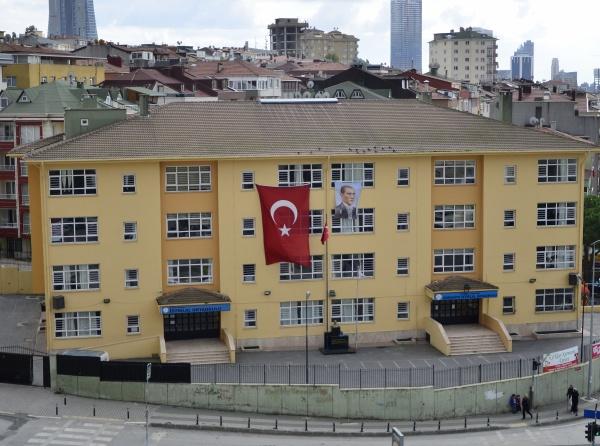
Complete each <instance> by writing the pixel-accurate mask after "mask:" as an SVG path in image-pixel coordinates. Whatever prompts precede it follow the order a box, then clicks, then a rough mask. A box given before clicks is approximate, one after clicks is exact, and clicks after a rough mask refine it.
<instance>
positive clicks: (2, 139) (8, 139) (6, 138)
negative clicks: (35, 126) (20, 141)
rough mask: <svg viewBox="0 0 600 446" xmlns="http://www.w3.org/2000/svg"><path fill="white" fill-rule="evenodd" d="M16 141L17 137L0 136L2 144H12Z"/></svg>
mask: <svg viewBox="0 0 600 446" xmlns="http://www.w3.org/2000/svg"><path fill="white" fill-rule="evenodd" d="M14 140H15V135H0V142H6V141H9V142H12V141H14Z"/></svg>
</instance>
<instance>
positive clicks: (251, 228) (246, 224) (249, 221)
mask: <svg viewBox="0 0 600 446" xmlns="http://www.w3.org/2000/svg"><path fill="white" fill-rule="evenodd" d="M255 236H256V219H254V218H251V217H247V218H242V237H255Z"/></svg>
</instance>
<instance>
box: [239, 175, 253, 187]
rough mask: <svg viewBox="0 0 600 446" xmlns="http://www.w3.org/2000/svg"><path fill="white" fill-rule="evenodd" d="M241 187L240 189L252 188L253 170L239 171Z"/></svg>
mask: <svg viewBox="0 0 600 446" xmlns="http://www.w3.org/2000/svg"><path fill="white" fill-rule="evenodd" d="M241 180H242V181H241V188H242V190H254V172H253V171H251V170H244V171H243V172H242V173H241Z"/></svg>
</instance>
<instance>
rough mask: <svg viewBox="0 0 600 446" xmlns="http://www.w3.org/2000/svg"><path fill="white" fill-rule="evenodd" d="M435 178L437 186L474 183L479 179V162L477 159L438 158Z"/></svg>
mask: <svg viewBox="0 0 600 446" xmlns="http://www.w3.org/2000/svg"><path fill="white" fill-rule="evenodd" d="M461 173H462V174H461ZM433 178H434V179H433V183H434V184H435V185H437V186H441V185H454V186H457V185H461V186H464V185H473V184H475V183H476V179H477V163H476V162H475V160H437V161H435V163H434V176H433Z"/></svg>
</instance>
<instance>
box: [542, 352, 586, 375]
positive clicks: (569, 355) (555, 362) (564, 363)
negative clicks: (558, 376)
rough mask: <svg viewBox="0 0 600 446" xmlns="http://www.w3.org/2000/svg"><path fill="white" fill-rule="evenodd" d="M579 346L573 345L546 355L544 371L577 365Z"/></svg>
mask: <svg viewBox="0 0 600 446" xmlns="http://www.w3.org/2000/svg"><path fill="white" fill-rule="evenodd" d="M578 356H579V347H571V348H567V349H565V350H560V351H558V352H552V353H548V354H546V355H544V360H543V370H542V371H543V372H544V373H546V372H553V371H555V370H561V369H566V368H567V367H571V366H573V365H576V364H577V362H578Z"/></svg>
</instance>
